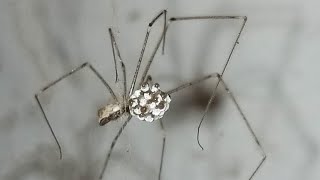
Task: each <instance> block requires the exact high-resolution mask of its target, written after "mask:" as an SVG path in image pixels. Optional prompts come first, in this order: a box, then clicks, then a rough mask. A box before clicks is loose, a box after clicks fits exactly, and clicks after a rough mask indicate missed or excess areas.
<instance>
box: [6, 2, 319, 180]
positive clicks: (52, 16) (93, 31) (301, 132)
mask: <svg viewBox="0 0 320 180" xmlns="http://www.w3.org/2000/svg"><path fill="white" fill-rule="evenodd" d="M318 7H319V3H318V1H312V0H309V1H298V0H290V1H289V0H281V1H279V0H273V1H259V2H258V1H252V0H244V1H224V0H221V1H220V0H217V1H215V0H214V1H209V0H203V1H192V0H188V1H182V0H181V1H180V0H167V1H148V0H119V1H115V0H113V1H107V0H92V1H84V0H67V1H66V0H24V1H21V0H1V1H0V179H4V180H16V179H48V180H49V179H66V180H67V179H68V180H70V179H83V180H87V179H98V177H99V173H100V171H101V168H102V165H103V162H104V160H105V157H106V153H107V151H108V149H109V147H110V144H111V142H112V139H113V137H114V136H115V134H116V133H117V131H118V129H119V127H120V126H121V124H122V123H123V122H124V121H125V119H124V118H122V119H120V120H118V121H115V122H111V123H109V124H107V125H106V126H103V127H100V126H99V125H98V121H97V110H98V109H99V108H100V107H102V106H104V105H106V104H107V103H111V101H110V100H111V96H110V94H109V93H108V91H107V89H106V88H105V87H104V86H103V84H102V83H101V82H100V81H99V79H98V78H97V77H96V76H95V75H94V74H93V73H92V71H91V70H90V69H89V68H83V69H81V70H80V71H79V72H77V73H75V74H73V75H72V76H69V77H68V78H66V79H64V80H62V81H61V82H59V83H58V84H56V85H55V86H53V87H51V88H49V89H48V90H47V91H45V92H44V93H42V94H41V95H40V96H39V98H40V101H41V103H42V104H43V107H44V111H45V112H46V114H47V116H48V119H49V121H50V122H51V124H52V127H53V128H54V130H55V132H56V134H57V138H58V139H59V141H60V143H61V146H62V151H63V156H64V157H63V160H59V153H58V149H57V146H56V144H55V142H54V139H53V137H52V136H51V134H50V131H49V129H48V126H47V125H46V123H45V121H44V118H43V116H42V114H41V111H40V108H39V107H38V105H37V102H36V100H35V98H34V94H35V93H37V92H39V91H40V89H41V88H43V87H45V86H46V85H47V84H49V83H50V82H52V81H53V80H55V79H57V78H59V77H60V76H62V75H63V74H65V73H67V72H69V71H71V70H72V69H74V68H76V67H78V66H80V65H81V64H82V63H84V62H89V63H91V64H92V65H93V67H95V68H96V69H97V71H99V72H100V73H101V74H102V76H103V78H104V79H106V81H108V82H109V83H110V84H111V86H112V88H113V89H115V90H114V91H115V93H116V94H117V95H119V96H120V95H121V92H122V89H123V87H122V86H121V83H119V84H115V83H114V82H115V73H114V64H113V60H112V48H111V45H110V38H109V35H108V31H107V28H108V27H112V28H113V30H114V32H115V36H116V39H117V42H118V44H119V46H120V51H121V55H122V58H123V60H124V62H125V63H126V67H127V73H128V78H127V79H128V84H130V82H131V80H132V77H133V73H134V70H135V66H136V64H137V60H138V58H139V55H140V51H141V48H142V43H143V39H144V36H145V33H146V28H147V25H148V23H149V22H150V21H151V19H152V18H153V17H154V16H155V15H156V14H157V13H158V12H159V11H160V10H161V9H167V10H168V17H176V16H198V15H246V16H247V17H248V21H247V24H246V26H245V28H244V30H243V33H242V35H241V37H240V39H239V45H238V46H237V47H236V49H235V51H234V54H233V56H232V58H231V61H230V63H229V66H228V67H227V69H226V72H225V74H224V76H223V78H224V79H225V81H226V83H227V84H228V85H229V88H230V90H231V91H232V92H233V93H234V95H235V98H236V100H237V102H238V103H239V105H240V106H241V108H242V111H243V113H244V114H245V116H246V117H247V119H248V122H249V123H250V125H251V126H252V129H253V131H254V132H255V134H256V136H257V138H258V139H259V141H260V143H261V146H262V148H263V150H264V152H265V153H266V155H267V159H266V161H265V162H264V163H263V165H262V166H261V168H260V170H259V171H258V172H257V173H256V174H255V176H254V177H253V179H255V180H270V179H272V180H284V179H288V180H301V179H305V180H318V179H320V171H319V169H320V161H319V156H320V154H319V153H320V150H319V149H320V136H319V135H320V134H319V132H320V131H319V129H320V122H319V115H318V110H319V107H320V104H319V102H320V96H319V92H320V81H319V80H318V78H317V77H318V76H319V75H320V74H319V68H318V67H319V65H320V63H319V60H318V57H319V53H318V51H319V41H320V35H319V33H318V32H319V29H320V22H319V20H318V17H319V15H320V13H319V10H318V9H319V8H318ZM161 21H162V20H160V21H159V23H157V24H156V25H155V27H154V31H152V32H153V33H152V34H151V35H150V42H149V44H148V47H147V49H146V56H145V58H144V62H146V61H147V60H148V56H149V55H150V52H152V49H153V47H154V46H155V42H156V39H157V37H159V35H160V33H161V28H162V26H161V24H162V23H163V22H161ZM240 27H241V20H215V21H187V22H175V23H173V24H171V25H170V28H169V29H168V33H167V38H166V48H165V54H164V55H161V53H157V54H156V56H155V61H154V64H153V65H152V67H151V69H150V74H151V75H152V76H153V80H154V81H156V82H159V83H160V85H161V88H162V89H163V90H168V89H171V88H174V87H176V86H178V85H179V84H181V83H184V82H189V81H191V80H194V79H197V78H200V77H202V76H205V75H207V74H209V73H213V72H221V70H222V68H223V64H224V62H225V61H226V59H227V57H228V54H229V52H230V50H231V48H232V44H233V41H234V40H235V38H236V36H237V33H238V32H239V29H240ZM143 65H145V63H143ZM215 83H216V81H208V82H205V83H202V84H199V85H197V86H195V87H194V88H190V89H187V90H184V91H181V92H178V93H176V94H173V95H172V104H171V108H170V110H169V112H168V113H167V114H166V115H165V117H164V118H163V125H164V131H163V130H161V126H160V123H159V122H154V123H147V122H141V121H139V120H137V119H133V120H132V121H131V122H130V123H129V124H128V126H127V128H126V129H125V130H124V133H123V135H122V136H120V138H119V141H118V143H117V144H116V147H115V149H114V152H113V154H112V155H111V160H110V161H109V164H108V167H107V170H106V172H105V176H104V179H140V180H141V179H146V180H150V179H158V175H159V167H160V158H161V152H162V145H163V137H166V143H165V148H164V157H163V166H162V173H161V179H185V180H186V179H190V180H191V179H219V180H220V179H223V180H227V179H237V180H239V179H241V180H246V179H249V177H250V176H251V174H252V173H253V171H254V170H255V168H256V167H257V166H258V164H259V162H260V161H261V159H262V158H263V154H262V153H261V151H260V149H259V147H258V146H257V145H256V144H255V141H254V139H253V137H252V135H251V134H250V131H249V130H248V128H247V126H246V124H245V121H244V120H243V119H242V117H241V115H240V114H239V112H238V111H237V109H236V107H235V105H234V104H233V102H232V101H231V99H230V97H229V96H228V95H227V94H226V92H225V91H224V90H223V88H219V91H218V96H217V98H216V99H215V101H214V104H213V105H212V106H211V107H210V109H209V111H208V115H207V116H206V119H205V121H204V122H203V124H202V128H201V131H200V141H201V143H202V145H203V146H204V150H203V151H202V150H201V149H200V147H199V146H198V144H197V141H196V135H197V134H196V133H197V126H198V123H199V121H200V119H201V116H202V113H203V111H204V108H205V106H206V103H207V101H208V98H209V97H210V93H211V92H212V89H213V87H214V84H215Z"/></svg>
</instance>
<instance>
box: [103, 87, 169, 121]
mask: <svg viewBox="0 0 320 180" xmlns="http://www.w3.org/2000/svg"><path fill="white" fill-rule="evenodd" d="M126 101H127V103H123V104H120V103H118V102H116V103H112V104H108V105H107V106H105V107H103V108H101V109H99V110H98V120H99V125H100V126H103V125H105V124H107V123H108V122H110V121H113V120H117V119H118V118H119V117H121V116H122V115H123V114H125V113H126V112H129V113H130V114H131V115H132V116H133V117H136V118H138V119H139V120H142V121H147V122H153V121H154V120H158V119H161V118H162V117H163V115H164V114H165V112H166V111H167V110H168V109H169V105H170V102H171V97H170V95H169V94H167V93H165V92H163V91H161V89H160V85H159V84H158V83H155V84H151V83H148V82H145V83H143V84H142V85H141V87H140V89H137V90H136V91H134V92H133V93H132V95H131V96H130V97H129V99H128V100H126Z"/></svg>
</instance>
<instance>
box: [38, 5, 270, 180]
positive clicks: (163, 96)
mask: <svg viewBox="0 0 320 180" xmlns="http://www.w3.org/2000/svg"><path fill="white" fill-rule="evenodd" d="M161 17H163V18H164V24H163V31H162V33H161V36H160V38H159V39H158V41H157V42H156V46H155V47H152V49H153V51H152V54H151V56H150V58H149V59H148V61H147V65H146V66H145V69H144V71H143V73H142V76H141V77H142V78H141V79H140V82H139V83H138V87H139V88H138V89H136V81H137V78H138V73H139V72H140V66H141V61H142V60H143V57H144V51H145V48H146V46H147V43H148V38H149V35H150V32H151V29H152V27H153V24H154V23H155V22H157V21H158V20H159V18H161ZM192 20H193V21H199V20H208V21H213V20H241V21H242V25H241V27H240V29H239V33H238V34H237V36H236V38H235V40H234V42H233V46H232V48H231V50H230V53H229V55H228V57H227V59H226V62H225V64H224V66H223V69H222V71H221V72H219V73H216V72H213V73H211V74H209V75H206V76H203V77H200V78H198V79H196V80H193V81H191V82H188V83H185V84H182V85H179V86H177V87H175V88H173V89H171V90H167V91H162V90H161V89H160V86H159V84H158V83H154V84H153V83H152V80H151V76H150V75H149V74H148V71H149V69H150V66H151V64H152V62H153V60H154V57H155V54H156V52H157V50H158V49H159V47H160V44H161V43H162V53H164V49H165V48H164V47H165V39H166V32H167V30H168V28H169V25H170V24H173V23H178V22H181V21H192ZM246 21H247V17H246V16H186V17H172V18H169V20H167V11H166V10H162V11H161V12H160V13H159V14H157V15H156V16H155V17H154V18H153V19H152V21H151V22H150V23H149V24H148V28H147V33H146V36H145V39H144V42H143V45H142V50H141V54H140V56H139V60H138V63H137V66H136V70H135V73H134V76H133V80H132V82H131V86H130V89H129V92H128V91H127V81H126V78H127V76H126V68H125V63H124V62H123V61H122V58H121V56H120V51H119V48H118V45H117V43H116V40H115V37H114V35H113V32H112V30H111V28H109V35H110V39H111V46H112V50H113V51H112V52H113V60H114V65H115V77H116V78H115V79H116V82H118V80H119V78H118V65H117V63H120V66H119V67H121V69H122V82H123V84H122V85H123V92H122V97H121V98H118V97H117V96H116V95H115V93H114V91H113V89H112V88H111V87H110V86H109V84H108V83H107V82H106V81H105V80H104V78H103V77H102V76H101V75H100V73H99V72H98V71H97V70H96V69H95V68H94V67H93V66H92V65H91V64H90V63H88V62H87V63H84V64H82V65H81V66H79V67H78V68H75V69H73V70H72V71H71V72H69V73H67V74H65V75H63V76H62V77H60V78H58V79H57V80H55V81H53V82H51V83H49V84H48V85H47V86H45V87H44V88H42V89H41V91H40V92H39V93H37V94H35V99H36V101H37V103H38V105H39V107H40V110H41V112H42V114H43V117H44V119H45V121H46V123H47V125H48V127H49V129H50V131H51V134H52V136H53V137H54V139H55V141H56V143H57V146H58V148H59V153H60V159H62V150H61V146H60V144H59V142H58V139H57V137H56V135H55V133H54V131H53V129H52V127H51V125H50V123H49V120H48V118H47V116H46V113H45V111H44V109H43V107H42V105H41V103H40V100H39V95H40V94H41V93H43V92H44V91H46V90H47V89H48V88H50V87H52V86H54V85H55V84H56V83H58V82H59V81H61V80H63V79H64V78H66V77H68V76H70V75H72V74H74V73H76V72H77V71H79V70H80V69H82V68H85V67H88V68H90V69H91V70H92V71H93V73H94V74H95V75H96V76H97V77H98V78H99V79H100V81H101V82H102V83H103V84H104V85H105V87H106V88H107V90H108V91H109V93H110V95H111V97H112V98H113V101H112V102H113V103H111V104H108V105H106V106H105V107H103V108H100V109H99V110H98V120H99V125H100V126H103V125H105V124H107V123H109V122H111V121H114V120H117V119H119V118H120V117H121V116H123V115H124V114H128V117H127V118H126V120H125V121H124V122H123V124H122V126H121V127H120V129H119V130H118V133H117V134H116V136H115V137H114V139H113V141H112V143H111V145H110V149H109V151H108V154H107V157H106V160H105V163H104V165H103V168H102V170H101V173H100V179H102V178H103V174H104V172H105V169H106V168H107V165H108V162H109V160H110V157H111V153H112V150H113V148H114V146H115V145H116V142H117V141H118V138H119V137H120V135H121V134H122V132H123V130H124V129H125V127H126V126H127V124H128V123H129V121H130V120H131V119H132V117H136V118H137V119H139V120H142V121H147V122H153V121H155V120H160V121H159V122H160V125H161V128H162V130H163V131H164V126H163V124H162V121H161V120H162V119H161V118H162V117H163V116H164V114H165V113H166V112H167V110H168V109H169V105H170V102H171V97H170V96H171V95H172V94H174V93H176V92H179V91H181V90H183V89H186V88H188V87H191V86H193V85H195V84H198V83H201V82H204V81H206V80H209V79H210V80H212V79H218V82H217V83H216V84H215V85H214V87H213V91H212V94H211V96H210V98H209V99H208V103H207V105H206V108H205V110H204V112H203V116H202V118H201V120H200V122H199V125H198V131H197V141H198V144H199V146H200V147H201V148H202V150H203V147H202V146H201V144H200V141H199V132H200V127H201V124H202V122H203V120H204V118H205V116H206V114H207V113H208V110H209V107H210V105H211V104H212V102H213V101H214V99H215V97H216V90H217V87H218V86H219V84H220V85H221V86H222V87H223V88H224V91H225V92H226V93H227V94H228V96H229V98H231V100H232V101H233V104H234V105H235V106H236V108H237V110H238V112H239V114H240V116H241V117H242V119H243V120H244V121H245V124H246V126H247V128H248V129H249V131H250V133H251V135H252V137H253V139H254V140H255V142H256V144H257V145H258V146H259V148H260V150H261V151H262V155H263V158H262V159H261V161H260V163H259V165H258V166H257V168H256V169H255V171H254V172H253V173H252V175H251V177H250V179H251V178H252V177H253V176H254V175H255V173H256V172H257V170H258V169H259V168H260V166H261V165H262V163H263V162H264V160H265V159H266V154H265V153H264V151H263V149H262V147H261V145H260V143H259V141H258V139H257V137H256V135H255V134H254V132H253V130H252V128H251V126H250V124H249V122H248V121H247V119H246V117H245V115H244V113H243V112H242V110H241V108H240V106H239V104H238V103H237V101H236V100H235V97H234V96H233V94H232V93H231V91H230V90H229V88H228V87H227V85H226V83H225V82H224V80H223V78H222V76H223V74H224V72H225V70H226V67H227V66H228V63H229V61H230V59H231V56H232V54H233V51H234V49H235V47H236V45H238V44H239V38H240V35H241V33H242V30H243V28H244V26H245V24H246ZM164 149H165V136H164V137H163V144H162V154H161V164H160V171H159V179H160V177H161V176H160V175H161V167H162V161H163V156H164Z"/></svg>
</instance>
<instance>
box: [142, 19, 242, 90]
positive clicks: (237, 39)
mask: <svg viewBox="0 0 320 180" xmlns="http://www.w3.org/2000/svg"><path fill="white" fill-rule="evenodd" d="M216 19H227V20H231V19H240V20H243V22H242V25H241V27H240V30H239V33H238V35H237V37H236V39H235V41H234V43H233V46H232V48H231V50H230V53H229V55H228V58H227V60H226V62H225V65H224V66H223V69H222V71H221V73H220V74H221V76H222V75H223V74H224V72H225V70H226V68H227V66H228V64H229V61H230V59H231V57H232V54H233V51H234V49H235V47H236V45H237V44H238V43H239V38H240V36H241V33H242V31H243V28H244V26H245V25H246V22H247V17H246V16H192V17H172V18H170V19H169V22H168V23H167V26H166V27H165V28H164V31H163V33H162V36H161V37H160V39H159V40H158V43H157V46H156V47H155V49H154V51H153V53H152V55H151V58H150V59H149V61H148V64H147V66H146V68H145V70H144V73H143V75H142V79H141V83H142V82H144V80H145V77H146V75H147V73H148V71H149V69H150V66H151V63H152V62H153V58H154V56H155V54H156V52H157V50H158V48H159V46H160V43H161V40H163V48H164V44H165V36H166V33H167V31H168V28H169V25H170V24H171V23H173V22H177V21H184V20H216ZM141 83H140V85H141ZM218 85H219V82H218V84H217V86H218Z"/></svg>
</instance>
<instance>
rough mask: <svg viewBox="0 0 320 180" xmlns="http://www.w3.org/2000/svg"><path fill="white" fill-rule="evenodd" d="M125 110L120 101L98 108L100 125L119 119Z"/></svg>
mask: <svg viewBox="0 0 320 180" xmlns="http://www.w3.org/2000/svg"><path fill="white" fill-rule="evenodd" d="M124 112H125V109H124V107H122V106H121V105H120V104H119V103H114V104H108V105H107V106H105V107H103V108H100V109H99V110H98V119H99V125H100V126H103V125H105V124H107V123H108V122H110V121H113V120H116V119H118V118H119V117H120V116H121V115H122V114H123V113H124Z"/></svg>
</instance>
